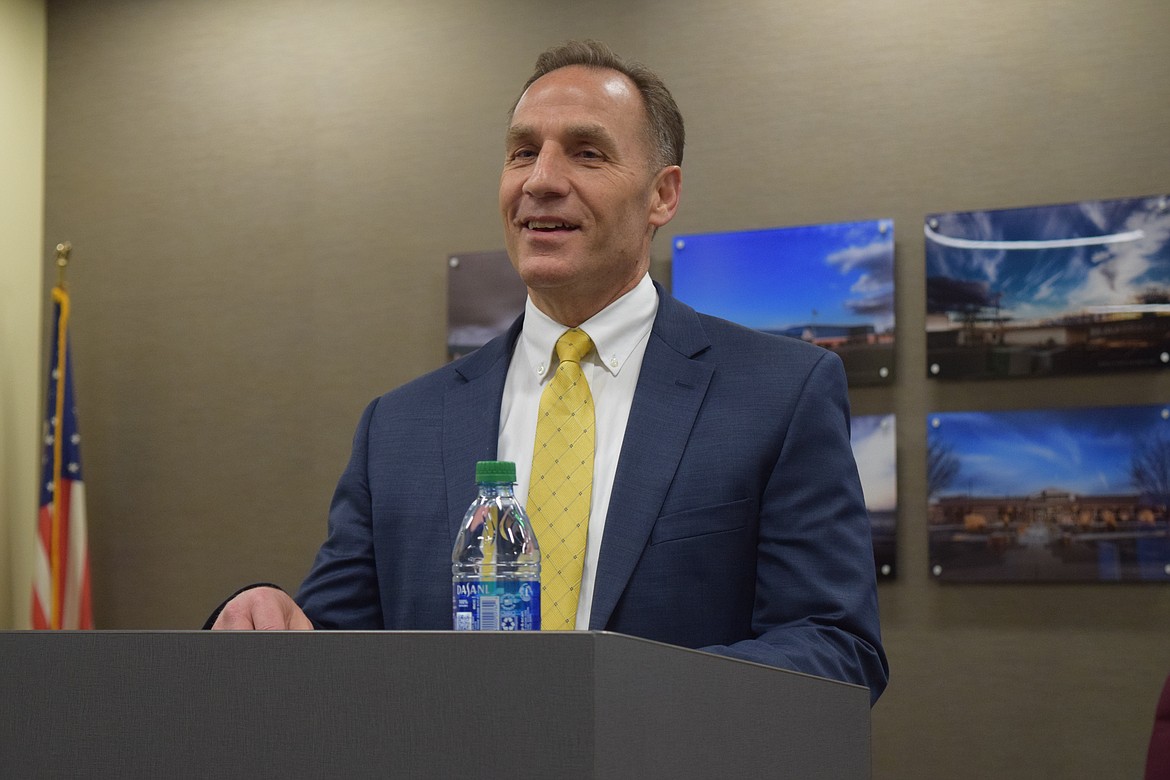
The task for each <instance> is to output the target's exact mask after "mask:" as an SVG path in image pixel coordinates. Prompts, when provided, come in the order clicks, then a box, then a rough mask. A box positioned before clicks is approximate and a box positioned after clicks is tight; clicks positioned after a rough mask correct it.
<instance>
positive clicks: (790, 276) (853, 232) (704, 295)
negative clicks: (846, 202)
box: [671, 219, 894, 386]
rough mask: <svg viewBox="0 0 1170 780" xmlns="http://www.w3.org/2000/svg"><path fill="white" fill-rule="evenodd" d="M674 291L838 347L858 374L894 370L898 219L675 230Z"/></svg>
mask: <svg viewBox="0 0 1170 780" xmlns="http://www.w3.org/2000/svg"><path fill="white" fill-rule="evenodd" d="M672 246H673V254H672V269H671V278H672V285H673V291H674V296H675V297H676V298H678V299H679V300H680V301H683V302H684V303H687V304H690V305H691V306H693V307H694V308H696V309H698V310H699V311H701V312H704V313H706V314H713V315H715V316H716V317H722V318H724V319H727V320H731V321H733V322H738V323H740V324H741V325H747V326H748V327H751V328H756V329H757V330H762V331H765V332H768V333H776V334H780V335H784V336H791V337H793V338H798V339H803V340H805V341H811V342H813V343H815V344H819V345H821V346H823V347H826V348H827V349H831V350H833V351H834V352H836V353H837V354H838V355H839V356H840V357H841V360H842V361H843V362H844V364H845V371H846V373H847V374H848V377H849V384H850V385H853V386H856V385H883V384H892V382H893V377H894V223H893V220H889V219H881V220H872V221H868V222H842V223H833V224H825V225H809V226H805V227H791V228H773V229H768V230H752V231H746V232H739V233H704V234H696V235H686V236H676V237H675V239H674V241H673V244H672Z"/></svg>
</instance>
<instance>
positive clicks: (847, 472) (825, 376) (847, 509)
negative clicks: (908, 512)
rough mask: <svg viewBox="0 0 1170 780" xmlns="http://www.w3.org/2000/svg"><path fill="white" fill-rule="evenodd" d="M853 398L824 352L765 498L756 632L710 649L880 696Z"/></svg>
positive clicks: (884, 673) (882, 677)
mask: <svg viewBox="0 0 1170 780" xmlns="http://www.w3.org/2000/svg"><path fill="white" fill-rule="evenodd" d="M847 398H848V397H847V392H846V381H845V373H844V369H843V367H842V365H841V362H840V359H839V358H838V357H837V356H836V355H834V354H832V353H824V355H822V357H821V358H820V359H819V360H818V361H817V363H816V364H815V365H814V366H813V368H812V370H810V372H809V374H808V377H807V379H806V381H805V383H804V385H803V387H802V389H801V392H800V395H799V398H798V399H797V403H796V405H795V407H794V413H793V415H792V418H791V420H790V422H789V425H788V430H787V432H786V433H785V436H784V443H783V445H782V447H781V449H780V455H779V458H778V460H777V462H776V463H775V465H774V466H773V468H772V470H771V475H770V477H769V478H768V480H767V483H766V485H765V486H764V492H763V496H762V497H761V502H760V517H759V543H758V549H757V560H756V596H755V605H754V609H753V613H752V614H753V617H752V629H753V633H754V634H755V637H754V638H752V639H748V640H744V641H740V642H735V643H733V644H730V645H723V646H716V647H707V648H704V649H706V650H709V651H711V652H715V653H719V654H723V655H727V656H732V657H736V658H742V659H745V660H750V661H756V662H759V663H765V664H768V665H772V666H778V667H782V668H786V669H793V670H796V671H801V672H806V673H809V674H815V675H818V676H822V677H829V678H832V679H837V680H845V681H849V682H854V683H857V684H860V685H864V686H866V687H868V688H869V690H870V698H871V702H876V701H877V698H878V696H880V695H881V693H882V691H883V690H884V689H885V686H886V682H887V679H888V676H889V667H888V665H887V662H886V657H885V654H884V652H883V650H882V645H881V636H880V631H879V627H878V605H877V587H876V577H875V573H874V563H873V545H872V541H871V533H870V526H869V518H868V516H867V514H866V510H865V501H864V498H863V496H862V492H861V482H860V479H859V478H858V475H857V467H856V464H855V462H854V458H853V451H852V448H851V446H850V442H849V408H848V400H847Z"/></svg>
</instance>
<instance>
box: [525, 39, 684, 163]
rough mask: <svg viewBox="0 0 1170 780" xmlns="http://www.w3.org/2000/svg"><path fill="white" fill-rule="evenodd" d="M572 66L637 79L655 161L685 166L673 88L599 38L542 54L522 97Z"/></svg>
mask: <svg viewBox="0 0 1170 780" xmlns="http://www.w3.org/2000/svg"><path fill="white" fill-rule="evenodd" d="M570 65H584V66H585V67H587V68H607V69H609V70H616V71H617V72H618V73H621V74H622V75H624V76H625V77H626V78H628V79H629V80H630V81H632V82H634V86H636V87H637V88H638V92H639V93H640V94H641V95H642V103H643V105H644V106H645V107H646V120H647V121H646V126H647V131H648V133H649V138H648V140H649V142H650V148H651V149H652V150H653V152H654V157H653V159H652V162H656V163H657V164H658V165H659V166H663V167H665V166H667V165H682V158H683V143H684V141H685V139H686V133H685V131H684V130H683V118H682V113H681V112H680V111H679V110H678V104H677V103H675V102H674V97H672V96H671V94H670V90H669V89H667V88H666V85H665V84H663V83H662V79H660V78H659V77H658V74H656V73H654V71H652V70H650V69H649V68H647V67H646V66H645V65H642V64H641V63H640V62H634V61H627V60H623V59H622V58H621V57H619V56H618V55H616V54H614V52H613V49H611V48H609V47H608V46H606V45H605V44H604V43H601V42H600V41H589V40H586V41H569V42H568V43H565V44H562V45H560V46H554V47H553V48H551V49H549V50H548V51H546V52H544V53H543V54H541V55H540V56H539V57H537V58H536V68H535V70H534V72H533V74H532V77H531V78H529V79H528V81H527V82H525V84H524V89H522V90H520V96H521V97H523V96H524V92H525V91H526V90H527V89H528V88H529V87H531V86H532V83H533V82H534V81H536V80H537V79H539V78H540V77H541V76H544V75H546V74H548V73H551V72H553V71H554V70H559V69H560V68H567V67H569V66H570ZM519 102H520V98H516V102H515V103H513V104H512V113H514V112H515V111H516V106H517V104H519ZM509 115H510V114H509Z"/></svg>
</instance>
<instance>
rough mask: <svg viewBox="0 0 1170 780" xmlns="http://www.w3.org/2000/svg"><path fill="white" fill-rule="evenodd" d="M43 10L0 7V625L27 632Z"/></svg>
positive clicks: (30, 4) (9, 3)
mask: <svg viewBox="0 0 1170 780" xmlns="http://www.w3.org/2000/svg"><path fill="white" fill-rule="evenodd" d="M44 138H45V4H44V2H42V1H41V0H36V1H35V2H34V1H31V0H0V628H27V627H28V623H29V617H28V616H29V598H30V595H29V594H30V587H31V583H32V563H31V561H32V550H33V539H34V531H35V528H34V523H35V521H36V507H37V492H36V491H37V473H36V472H37V468H38V466H39V463H40V452H39V450H38V448H37V442H38V440H39V438H40V427H41V421H40V416H39V415H40V402H39V388H40V366H41V362H40V350H41V258H42V257H44V255H45V252H44V245H43V243H42V240H43V231H44V217H43V215H44V209H43V203H44V186H45V177H44V144H45V141H44Z"/></svg>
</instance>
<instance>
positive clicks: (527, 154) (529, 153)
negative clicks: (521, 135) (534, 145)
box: [508, 149, 536, 160]
mask: <svg viewBox="0 0 1170 780" xmlns="http://www.w3.org/2000/svg"><path fill="white" fill-rule="evenodd" d="M535 156H536V152H535V151H533V150H532V149H514V150H513V151H512V153H511V154H509V155H508V159H510V160H529V159H531V158H533V157H535Z"/></svg>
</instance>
